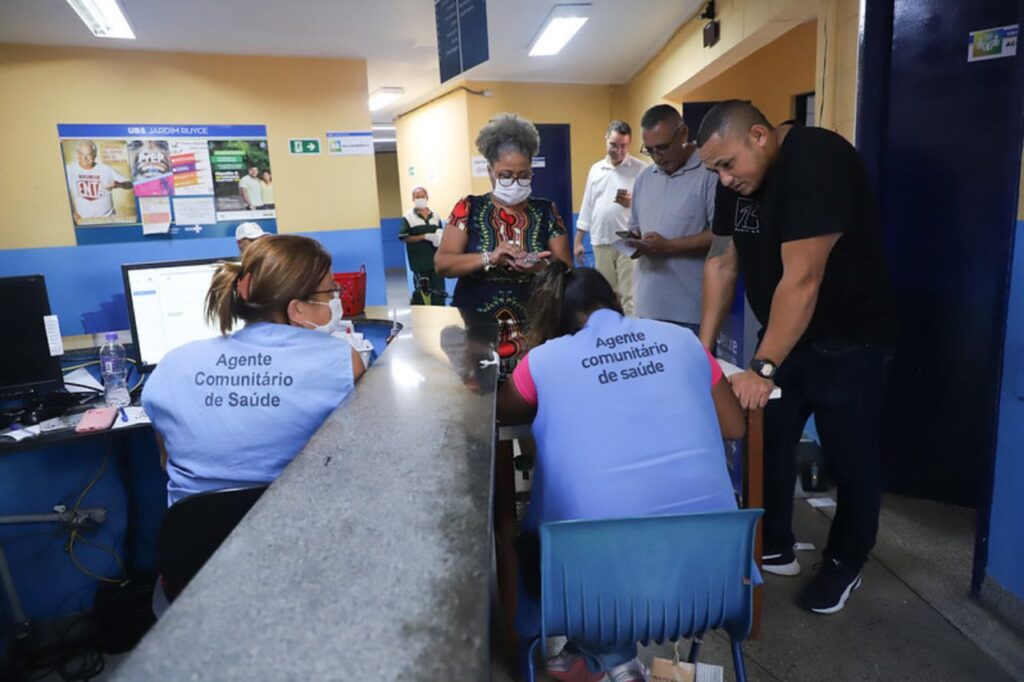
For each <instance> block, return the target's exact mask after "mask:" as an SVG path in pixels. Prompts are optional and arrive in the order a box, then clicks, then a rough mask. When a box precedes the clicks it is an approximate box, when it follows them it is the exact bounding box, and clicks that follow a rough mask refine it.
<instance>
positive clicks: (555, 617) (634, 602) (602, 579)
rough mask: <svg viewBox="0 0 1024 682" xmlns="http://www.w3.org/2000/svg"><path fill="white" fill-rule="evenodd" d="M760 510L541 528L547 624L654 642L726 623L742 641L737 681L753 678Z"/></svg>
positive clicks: (551, 629) (552, 630)
mask: <svg viewBox="0 0 1024 682" xmlns="http://www.w3.org/2000/svg"><path fill="white" fill-rule="evenodd" d="M762 513H763V512H762V510H760V509H738V510H730V511H724V512H713V513H702V514H676V515H671V516H649V517H643V518H627V519H607V520H597V521H561V522H558V523H547V524H543V525H541V527H540V554H541V630H540V638H539V639H535V640H533V641H532V642H531V643H530V644H529V647H528V650H527V654H526V658H527V675H528V679H529V680H530V682H534V680H535V679H536V677H535V671H534V652H535V649H536V648H537V645H538V644H539V643H541V642H543V641H544V640H545V639H546V638H547V637H552V636H558V635H562V636H565V637H568V638H569V639H570V640H572V641H576V642H581V643H584V644H586V643H593V644H603V645H608V644H619V643H622V644H626V643H635V642H640V643H642V644H645V645H646V644H649V643H650V642H651V641H655V642H658V643H662V642H666V641H672V642H674V641H678V640H680V639H683V638H691V637H692V638H694V645H693V648H692V649H691V651H690V662H691V663H692V662H695V661H696V657H697V653H698V651H699V648H700V638H701V637H702V636H703V634H704V633H705V632H707V631H708V630H715V629H721V630H725V632H727V633H728V634H729V637H730V639H731V640H732V659H733V666H734V667H735V669H736V679H737V680H738V681H739V682H745V680H746V679H747V675H746V667H745V665H744V662H743V652H742V650H741V648H740V643H741V642H743V640H745V639H746V638H747V636H748V635H749V634H750V627H751V623H752V621H753V579H752V578H753V572H754V570H755V569H754V563H753V553H754V530H755V527H756V524H757V520H758V518H759V517H760V516H761V514H762Z"/></svg>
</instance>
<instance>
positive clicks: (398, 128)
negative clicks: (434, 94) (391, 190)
mask: <svg viewBox="0 0 1024 682" xmlns="http://www.w3.org/2000/svg"><path fill="white" fill-rule="evenodd" d="M466 97H467V94H466V92H465V91H463V90H454V91H451V92H450V93H449V94H445V95H443V96H441V97H439V99H437V100H435V101H433V102H431V103H429V104H426V105H424V106H422V107H420V108H419V109H416V110H415V111H412V112H411V113H409V114H407V115H404V116H400V117H399V118H398V119H397V120H396V121H395V135H396V137H397V139H398V144H397V147H398V182H399V187H400V188H401V196H403V197H408V196H411V195H412V188H413V187H415V186H416V185H423V186H424V187H426V188H427V192H429V194H430V205H431V207H432V208H433V209H434V211H436V212H437V213H439V214H440V215H442V216H444V217H445V218H447V217H448V214H449V213H450V212H451V209H452V207H453V206H454V205H455V202H456V201H458V200H459V199H460V198H461V197H463V196H465V195H466V194H469V192H470V179H469V178H470V152H469V143H468V141H467V139H468V138H467V133H466V131H467V129H468V123H467V121H468V117H469V111H468V107H467V104H466Z"/></svg>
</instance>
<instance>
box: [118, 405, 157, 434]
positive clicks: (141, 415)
mask: <svg viewBox="0 0 1024 682" xmlns="http://www.w3.org/2000/svg"><path fill="white" fill-rule="evenodd" d="M124 414H125V416H126V417H128V419H127V420H125V419H123V418H122V417H121V414H120V413H118V415H117V418H116V419H114V425H113V426H111V427H110V428H111V429H114V430H117V429H124V428H127V427H129V426H135V425H136V424H148V423H149V416H148V415H147V414H146V411H145V410H144V409H142V408H141V407H126V408H124Z"/></svg>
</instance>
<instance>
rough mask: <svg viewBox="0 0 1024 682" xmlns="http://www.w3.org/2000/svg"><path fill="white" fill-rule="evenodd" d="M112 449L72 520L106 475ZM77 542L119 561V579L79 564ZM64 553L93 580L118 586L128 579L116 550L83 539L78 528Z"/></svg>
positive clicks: (80, 498) (66, 545) (73, 513)
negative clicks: (76, 553)
mask: <svg viewBox="0 0 1024 682" xmlns="http://www.w3.org/2000/svg"><path fill="white" fill-rule="evenodd" d="M112 447H113V446H112V445H107V447H106V450H105V451H104V453H103V461H102V462H100V468H99V469H97V471H96V474H95V475H94V476H93V477H92V480H90V481H89V483H88V484H86V486H85V488H84V489H83V490H82V493H81V494H80V495H79V496H78V499H77V500H76V501H75V504H74V506H72V507H71V514H70V518H72V519H74V518H77V516H78V510H79V509H80V508H81V506H82V502H84V501H85V497H86V495H88V494H89V492H90V491H91V490H92V489H93V487H94V486H95V485H96V484H97V483H98V482H99V480H100V479H101V478H102V477H103V474H104V472H105V471H106V469H107V465H108V464H109V463H110V451H111V449H112ZM76 542H81V543H82V544H85V545H88V546H90V547H94V548H96V549H100V550H102V551H104V552H107V553H108V554H110V555H111V556H113V557H114V559H115V560H116V561H117V565H118V571H119V577H117V578H107V577H105V576H101V575H97V574H95V573H93V572H92V571H90V570H89V569H87V568H86V567H85V566H83V565H82V564H81V562H79V560H78V557H77V556H75V543H76ZM64 551H65V552H67V553H68V556H69V557H70V558H71V563H72V564H74V566H75V568H77V569H78V570H79V571H81V572H82V573H84V574H85V575H86V576H88V577H90V578H92V579H93V580H99V581H100V582H105V583H113V584H118V583H120V582H122V581H123V580H124V579H125V577H127V575H126V573H125V568H124V562H123V561H122V560H121V556H120V555H119V554H118V553H117V551H116V550H114V549H113V548H110V547H107V546H105V545H99V544H96V543H94V542H90V541H88V540H86V539H85V538H83V537H81V536H80V535H79V533H78V529H77V528H75V529H73V530H72V531H71V533H70V534H69V535H68V541H67V543H66V544H65V545H64Z"/></svg>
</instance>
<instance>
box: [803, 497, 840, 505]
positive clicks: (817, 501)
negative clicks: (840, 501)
mask: <svg viewBox="0 0 1024 682" xmlns="http://www.w3.org/2000/svg"><path fill="white" fill-rule="evenodd" d="M807 504H809V505H811V506H812V507H834V506H836V501H835V500H833V499H832V498H831V497H808V498H807Z"/></svg>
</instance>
